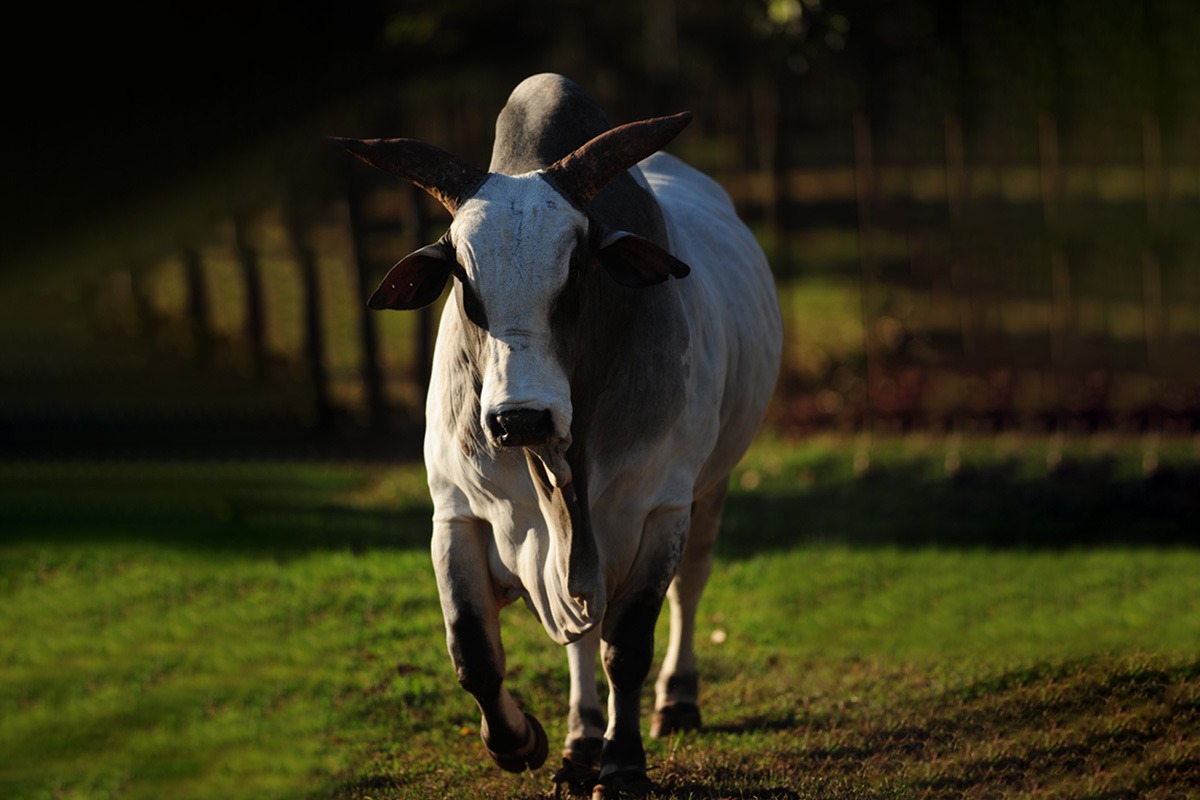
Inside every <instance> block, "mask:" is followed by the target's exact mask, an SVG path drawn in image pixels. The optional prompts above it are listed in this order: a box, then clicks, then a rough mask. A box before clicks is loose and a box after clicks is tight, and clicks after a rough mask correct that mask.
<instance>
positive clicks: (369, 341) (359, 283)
mask: <svg viewBox="0 0 1200 800" xmlns="http://www.w3.org/2000/svg"><path fill="white" fill-rule="evenodd" d="M344 169H345V173H344V174H345V181H344V185H345V187H346V209H347V212H348V215H349V219H350V242H351V249H352V251H353V256H354V286H355V296H356V297H361V298H367V297H370V296H371V292H372V291H373V290H374V288H375V287H374V286H372V285H371V280H372V277H373V276H372V274H371V273H372V270H371V264H370V259H369V258H368V255H367V241H366V239H367V224H366V220H364V219H363V213H362V203H363V199H364V198H363V189H362V185H361V182H360V181H358V180H357V179H356V178H355V173H354V170H355V167H354V165H352V164H349V163H347V164H346V165H345V168H344ZM373 313H374V312H372V311H370V310H369V309H368V308H366V306H365V305H363V306H360V308H359V312H358V317H357V319H358V340H359V347H360V350H361V352H362V382H363V391H364V393H365V395H366V405H367V409H366V411H367V424H368V425H369V426H370V427H371V428H373V429H376V430H383V429H385V428H386V427H387V425H388V407H387V398H386V393H385V391H384V383H383V370H382V368H381V367H380V364H379V331H378V326H376V324H375V317H374V316H372V314H373Z"/></svg>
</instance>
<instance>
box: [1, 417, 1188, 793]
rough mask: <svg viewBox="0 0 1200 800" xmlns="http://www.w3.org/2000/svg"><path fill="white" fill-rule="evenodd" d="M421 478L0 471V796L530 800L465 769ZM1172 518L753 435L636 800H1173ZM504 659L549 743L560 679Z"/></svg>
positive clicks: (949, 468)
mask: <svg viewBox="0 0 1200 800" xmlns="http://www.w3.org/2000/svg"><path fill="white" fill-rule="evenodd" d="M423 480H424V479H423V473H422V471H421V469H420V467H419V466H412V465H383V464H355V463H198V464H197V463H158V462H156V463H139V462H128V463H115V462H114V463H107V464H90V463H74V464H65V463H64V464H42V463H23V464H13V463H8V464H0V531H2V535H0V595H2V598H3V601H2V602H0V642H3V645H2V646H0V797H5V798H30V799H31V800H32V798H47V799H48V798H151V797H153V798H161V797H173V798H224V799H233V798H270V797H278V798H338V799H339V800H343V799H345V800H348V799H349V798H471V799H472V800H476V799H478V798H546V797H551V796H553V795H554V791H555V790H554V786H553V785H552V781H551V777H550V776H551V775H552V773H553V767H554V765H553V763H551V764H549V765H548V766H547V768H543V769H542V770H540V771H538V772H536V773H532V774H525V775H522V776H517V777H512V776H508V775H506V774H502V773H500V772H499V771H498V770H496V769H495V767H493V766H492V765H491V763H490V761H488V759H487V758H486V756H485V755H484V753H483V750H482V747H481V745H480V743H479V739H478V724H479V722H478V718H477V713H476V710H475V708H474V705H473V703H472V701H471V700H470V698H469V697H468V696H467V695H466V694H465V693H463V692H462V691H461V690H459V689H458V687H457V686H456V684H455V682H454V678H453V673H452V670H451V668H450V665H449V660H448V658H447V656H446V654H445V648H444V641H443V635H442V627H441V619H440V612H439V608H438V603H437V598H436V589H435V586H434V581H433V575H432V571H431V568H430V565H429V557H428V553H427V551H426V541H427V524H426V520H427V518H428V514H429V507H428V501H427V499H426V497H425V493H424V485H423ZM1198 488H1200V452H1198V451H1197V446H1196V444H1195V443H1194V442H1192V441H1181V442H1171V441H1168V442H1156V443H1153V449H1152V451H1151V450H1150V449H1148V444H1147V443H1146V442H1142V441H1138V440H1133V441H1125V440H1117V439H1105V438H1102V437H1093V438H1091V439H1087V440H1081V441H1072V440H1066V441H1063V440H1054V439H1029V438H1011V439H1005V438H999V439H987V440H981V441H972V440H967V441H960V440H949V441H948V440H943V439H938V438H928V437H910V438H904V439H888V440H875V441H868V440H865V439H844V438H833V437H830V438H820V439H815V440H813V441H812V442H809V443H804V444H802V445H801V444H795V443H787V442H781V441H777V440H774V439H772V438H771V437H768V436H764V437H763V438H762V439H761V440H760V442H759V443H758V444H757V445H756V447H755V448H754V450H753V451H752V452H751V454H750V455H749V456H748V457H747V459H746V460H745V462H744V463H743V465H742V467H741V468H740V469H739V470H738V472H737V474H736V475H735V476H734V492H733V494H732V496H731V500H730V508H729V514H728V520H727V526H726V530H725V532H724V534H723V539H722V542H721V545H720V549H719V558H718V562H717V565H716V568H715V570H714V574H713V578H712V581H711V582H710V585H709V591H708V593H707V594H706V596H705V600H704V603H703V604H702V606H701V611H700V620H699V627H700V634H701V641H700V644H699V651H700V652H699V655H700V658H701V659H702V662H703V672H704V675H703V683H702V689H701V691H702V698H703V703H704V710H705V720H706V723H707V728H706V730H704V731H703V732H700V733H696V734H690V735H685V736H679V737H674V738H671V739H667V740H655V741H650V742H649V743H648V747H649V759H650V763H651V777H652V778H653V779H654V780H655V781H656V782H658V784H659V785H660V787H661V792H660V794H659V796H661V797H669V798H706V799H707V798H764V799H765V798H772V799H773V800H777V799H779V798H875V797H936V798H943V797H944V798H951V797H972V798H975V797H1064V798H1065V797H1092V798H1106V799H1107V798H1126V797H1128V798H1135V797H1137V798H1142V797H1150V798H1175V797H1179V798H1182V797H1189V796H1197V794H1200V651H1198V649H1197V644H1196V643H1197V642H1200V549H1198V548H1197V546H1196V545H1197V543H1198V537H1197V534H1196V533H1195V532H1194V526H1195V519H1196V518H1197V512H1198V511H1200V493H1198ZM660 630H661V628H660ZM505 637H506V644H507V645H508V650H509V656H510V661H509V667H510V685H511V687H512V688H513V689H514V690H515V691H516V693H517V694H518V696H519V697H520V698H521V699H522V700H523V702H524V703H526V704H527V706H528V707H529V708H530V709H531V710H532V711H533V712H534V713H536V714H538V715H539V717H540V718H541V720H542V721H543V723H544V724H545V725H546V728H547V732H548V733H549V735H550V737H551V739H552V744H553V743H554V742H556V741H561V738H562V736H563V735H564V734H565V724H564V723H565V710H566V664H565V658H564V656H563V653H562V652H561V650H560V649H559V648H557V647H555V646H554V645H552V644H551V643H550V642H549V640H548V639H547V638H546V637H545V635H544V634H543V633H542V632H541V630H540V627H539V626H538V624H537V622H536V620H534V619H533V618H532V616H531V615H530V614H529V613H528V612H527V611H525V610H524V608H523V607H514V608H512V609H510V610H508V611H506V612H505ZM662 638H663V637H661V636H660V647H661V640H662ZM647 701H649V694H647Z"/></svg>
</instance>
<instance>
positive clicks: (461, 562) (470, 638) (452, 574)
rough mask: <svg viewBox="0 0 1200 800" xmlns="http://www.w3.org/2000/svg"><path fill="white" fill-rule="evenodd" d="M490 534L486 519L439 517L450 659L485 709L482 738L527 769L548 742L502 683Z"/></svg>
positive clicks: (510, 763)
mask: <svg viewBox="0 0 1200 800" xmlns="http://www.w3.org/2000/svg"><path fill="white" fill-rule="evenodd" d="M490 537H491V528H490V526H489V525H488V524H487V523H486V522H484V521H483V520H478V519H454V520H449V521H435V522H434V527H433V542H432V546H431V551H432V555H433V565H434V572H435V573H436V574H437V583H438V594H439V595H440V596H441V601H442V616H443V618H444V619H445V622H446V643H447V646H448V647H449V650H450V659H451V661H452V662H453V663H454V671H455V673H456V675H457V676H458V682H459V684H460V685H461V686H462V687H463V688H464V689H466V690H467V691H468V692H469V693H470V694H471V696H472V697H474V698H475V702H476V703H478V705H479V710H480V712H481V713H482V715H483V721H482V724H481V726H480V735H481V737H482V738H483V744H484V746H485V747H486V748H487V751H488V755H490V756H491V757H492V760H494V761H495V762H496V763H497V764H498V765H499V766H500V768H501V769H504V770H507V771H508V772H523V771H524V770H525V769H526V768H528V769H537V768H538V767H540V766H541V765H542V764H543V763H545V761H546V756H547V754H548V752H549V746H548V741H547V739H546V732H545V731H544V730H543V729H542V726H541V724H540V723H539V722H538V721H537V719H536V718H534V717H533V715H531V714H527V713H525V712H523V711H522V710H521V707H520V706H519V705H518V704H517V702H516V700H514V699H513V697H512V695H510V694H509V692H508V689H506V688H505V686H504V676H505V658H504V646H503V644H502V643H501V641H500V608H501V606H502V603H501V598H500V596H499V594H498V592H497V591H496V587H495V583H494V582H493V580H492V576H491V573H490V572H489V570H488V546H489V541H490Z"/></svg>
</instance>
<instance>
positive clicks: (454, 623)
mask: <svg viewBox="0 0 1200 800" xmlns="http://www.w3.org/2000/svg"><path fill="white" fill-rule="evenodd" d="M690 118H691V115H690V113H687V112H685V113H681V114H676V115H674V116H666V117H658V118H653V119H646V120H642V121H638V122H633V123H630V124H626V125H622V126H620V127H617V128H612V127H611V126H610V124H609V122H608V120H607V118H606V116H605V114H604V112H603V111H602V110H601V108H600V107H599V106H598V105H597V104H596V103H595V101H594V100H592V99H591V98H590V97H589V96H588V95H587V94H586V93H585V92H584V91H583V90H582V89H580V87H579V86H578V85H576V84H575V83H573V82H572V81H570V80H568V79H566V78H564V77H562V76H559V75H553V74H541V75H535V76H533V77H530V78H528V79H526V80H524V81H523V82H521V83H520V84H519V85H518V86H517V87H516V88H515V89H514V90H513V92H512V94H511V95H510V97H509V99H508V101H507V103H506V104H505V106H504V107H503V109H502V110H501V111H500V114H499V116H498V118H497V122H496V135H495V140H494V145H493V151H492V159H491V164H490V166H489V168H488V170H487V171H483V170H480V169H478V168H476V167H473V166H471V165H469V164H467V163H465V162H463V161H462V160H460V159H459V158H457V157H455V156H453V155H451V154H449V153H447V152H445V151H443V150H441V149H440V148H437V147H435V146H433V145H430V144H427V143H424V142H420V141H416V140H411V139H366V140H363V139H341V138H339V139H337V141H338V142H339V143H340V144H341V145H342V146H343V147H344V148H345V149H346V150H348V151H349V152H350V153H351V154H353V155H354V156H356V157H358V158H360V159H361V160H363V161H365V162H366V163H367V164H370V165H372V166H374V167H377V168H380V169H382V170H385V171H387V172H389V173H392V174H394V175H396V176H399V177H401V178H403V179H406V180H408V181H411V182H412V183H414V184H416V185H417V186H419V187H421V188H422V189H424V190H425V191H426V192H428V193H429V194H430V195H432V196H433V197H435V198H436V199H437V200H439V201H440V202H441V203H442V204H443V205H444V206H445V207H446V209H447V210H448V211H449V212H450V214H451V217H452V221H451V224H450V226H449V229H448V230H447V232H446V234H445V235H444V236H443V237H441V239H439V240H438V241H437V242H435V243H433V244H430V245H428V246H426V247H422V248H421V249H419V250H417V251H416V252H414V253H412V254H410V255H408V256H406V257H404V258H403V259H401V260H400V262H399V263H397V264H396V265H395V266H394V267H392V268H391V270H390V271H389V272H388V273H387V275H386V276H385V277H384V279H383V281H382V283H381V284H380V285H379V288H378V289H377V290H376V291H375V293H374V294H373V296H372V297H371V298H370V300H369V302H368V305H369V306H370V308H372V309H377V310H379V309H416V308H420V307H422V306H426V305H428V304H431V303H433V302H435V301H436V300H438V299H439V298H440V296H441V295H442V293H443V291H444V289H445V287H446V285H447V284H448V283H451V282H452V285H453V289H452V297H451V299H450V300H448V301H447V303H446V306H445V308H444V309H443V312H442V315H441V321H440V325H439V329H438V335H437V341H436V345H435V351H434V361H433V372H432V375H431V379H430V385H429V392H428V397H427V401H426V409H425V419H426V433H425V441H424V458H425V465H426V469H427V474H428V483H429V491H430V496H431V498H432V501H433V507H434V513H433V532H432V542H431V553H432V559H433V566H434V570H435V572H436V576H437V584H438V592H439V596H440V599H441V606H442V612H443V616H444V619H445V626H446V639H447V645H448V649H449V654H450V659H451V661H452V662H453V666H454V669H455V672H456V674H457V678H458V682H459V683H460V685H461V686H462V688H463V689H465V690H466V691H467V692H469V693H470V694H471V695H472V696H473V697H474V699H475V701H476V703H477V704H478V706H479V710H480V712H481V714H482V723H481V726H480V733H481V737H482V740H483V744H484V745H485V747H486V750H487V752H488V753H489V755H490V756H491V757H492V759H494V761H495V762H496V764H498V765H499V766H500V767H501V768H502V769H504V770H508V771H511V772H521V771H523V770H525V769H536V768H538V767H540V766H541V765H542V764H543V763H544V762H545V761H546V759H547V756H548V753H549V745H548V741H547V736H546V733H545V731H544V729H543V728H542V725H541V724H540V723H539V721H538V720H537V719H536V718H535V717H534V716H533V715H532V714H530V713H529V712H527V711H526V710H524V709H522V708H521V707H520V705H519V704H518V703H517V701H516V700H515V699H514V698H513V696H512V695H511V694H510V693H509V691H508V689H507V688H506V685H505V678H506V673H505V654H504V647H503V645H502V642H501V630H500V619H499V614H500V611H501V609H502V608H503V607H505V606H507V605H509V604H511V603H514V602H516V601H518V600H522V601H524V603H525V604H526V605H527V606H528V607H529V608H530V609H531V610H532V611H533V613H534V614H535V615H536V616H537V618H538V619H539V620H540V622H541V624H542V625H543V627H544V628H545V631H546V633H547V634H548V635H549V637H550V638H551V639H553V640H554V641H555V642H558V643H559V644H562V645H565V647H566V651H567V662H568V664H569V668H570V698H569V711H568V715H567V735H566V740H565V743H564V748H563V751H562V757H563V770H562V771H560V773H559V775H558V776H557V779H558V780H560V781H568V780H574V781H576V782H578V781H579V780H580V779H581V777H582V779H583V780H584V781H585V783H584V786H585V791H586V785H587V784H594V786H593V789H592V796H593V798H606V797H615V796H618V795H620V796H627V795H640V794H644V793H646V792H647V791H649V790H650V789H651V788H652V784H651V782H650V781H649V779H648V778H647V775H646V757H645V750H644V745H643V740H642V735H641V723H640V700H641V694H642V690H643V686H644V684H645V682H646V680H647V677H648V676H649V673H650V670H651V667H652V662H653V658H654V629H655V624H656V620H657V618H658V616H659V613H660V611H661V609H662V606H663V604H664V599H667V598H669V606H670V639H669V643H668V646H667V649H666V655H665V657H664V660H663V663H662V665H661V668H660V670H659V672H658V677H657V681H656V683H655V707H654V708H655V710H654V714H653V719H652V721H651V725H650V733H651V735H653V736H663V735H667V734H669V733H672V732H674V731H680V730H687V729H691V728H697V727H699V726H700V724H701V716H700V708H699V687H698V678H697V665H696V658H695V652H694V636H695V618H696V610H697V606H698V604H699V601H700V596H701V593H702V591H703V589H704V585H705V583H706V581H707V579H708V576H709V573H710V571H711V567H712V559H713V547H714V542H715V540H716V536H717V531H718V528H719V526H720V521H721V516H722V513H723V509H724V506H725V500H726V493H727V487H728V483H729V476H730V473H731V471H732V469H733V468H734V466H735V465H736V464H737V462H738V461H739V460H740V459H741V457H742V456H743V455H744V454H745V452H746V450H747V448H748V447H749V445H750V443H751V441H752V440H753V438H754V436H755V435H756V433H757V431H758V430H759V428H760V427H761V425H762V421H763V418H764V414H765V411H766V407H767V404H768V401H769V399H770V396H771V394H772V392H773V390H774V386H775V383H776V379H777V375H778V371H779V363H780V353H781V341H782V325H781V320H780V312H779V303H778V299H777V297H776V293H775V285H774V280H773V278H772V275H771V272H770V269H769V267H768V264H767V260H766V258H765V256H764V254H763V251H762V250H761V248H760V247H759V245H758V243H757V242H756V240H755V238H754V236H753V235H752V233H751V232H750V230H749V229H748V228H747V227H746V225H745V224H744V223H743V222H742V221H740V220H739V218H738V216H737V214H736V212H735V210H734V207H733V205H732V203H731V202H730V199H729V197H728V195H727V194H726V193H725V192H724V190H722V189H721V188H720V186H719V185H718V184H717V183H716V182H714V181H713V180H711V179H710V178H708V177H706V176H705V175H703V174H702V173H700V172H698V171H697V170H695V169H693V168H692V167H690V166H688V165H686V164H685V163H684V162H683V161H681V160H679V159H678V158H676V157H674V156H671V155H668V154H665V153H661V152H659V151H660V150H661V148H663V147H664V146H665V145H666V144H667V143H668V142H670V141H671V140H672V139H673V138H674V137H675V136H676V135H677V134H678V133H679V132H680V131H681V130H682V129H683V128H684V127H685V126H686V125H687V124H688V122H689V121H690ZM598 655H599V659H598V658H597V656H598ZM598 660H599V662H600V664H602V666H603V670H604V675H605V677H606V679H607V683H608V696H607V714H606V713H605V712H604V710H603V706H602V705H601V700H600V697H599V693H598V691H597V683H596V669H597V661H598Z"/></svg>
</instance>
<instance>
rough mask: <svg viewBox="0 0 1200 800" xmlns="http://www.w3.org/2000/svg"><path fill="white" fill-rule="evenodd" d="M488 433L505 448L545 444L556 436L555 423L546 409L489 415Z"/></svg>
mask: <svg viewBox="0 0 1200 800" xmlns="http://www.w3.org/2000/svg"><path fill="white" fill-rule="evenodd" d="M487 424H488V431H489V432H490V433H491V434H492V438H493V439H495V440H496V441H497V442H499V443H500V444H501V445H503V446H504V447H528V446H530V445H536V444H545V443H546V442H548V441H550V437H551V436H553V435H554V423H553V421H551V419H550V412H549V411H546V410H545V409H528V408H520V409H516V410H514V411H501V412H500V413H499V414H489V415H488V419H487Z"/></svg>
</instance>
